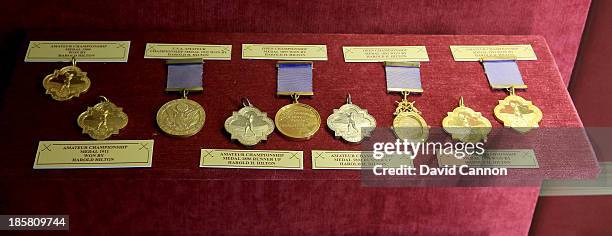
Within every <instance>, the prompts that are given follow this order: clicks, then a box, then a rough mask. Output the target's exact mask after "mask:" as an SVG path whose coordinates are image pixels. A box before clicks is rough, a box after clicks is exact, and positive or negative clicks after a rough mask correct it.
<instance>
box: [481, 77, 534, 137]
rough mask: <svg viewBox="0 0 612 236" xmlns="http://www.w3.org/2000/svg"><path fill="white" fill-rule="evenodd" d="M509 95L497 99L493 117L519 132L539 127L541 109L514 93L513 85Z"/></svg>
mask: <svg viewBox="0 0 612 236" xmlns="http://www.w3.org/2000/svg"><path fill="white" fill-rule="evenodd" d="M509 93H510V94H509V95H508V96H507V97H506V98H504V100H499V104H498V105H497V106H495V109H494V110H493V112H494V113H495V118H497V119H498V120H499V121H501V122H502V123H503V124H504V127H510V128H512V129H514V130H516V131H518V132H519V133H527V132H529V131H530V130H531V129H535V128H537V127H539V125H538V123H539V122H540V121H541V120H542V116H543V115H542V111H541V110H540V108H538V107H537V106H535V105H533V103H532V102H531V101H528V100H526V99H524V98H523V97H521V96H518V95H516V94H515V90H514V87H510V89H509Z"/></svg>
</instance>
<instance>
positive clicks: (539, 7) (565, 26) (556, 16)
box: [0, 0, 612, 235]
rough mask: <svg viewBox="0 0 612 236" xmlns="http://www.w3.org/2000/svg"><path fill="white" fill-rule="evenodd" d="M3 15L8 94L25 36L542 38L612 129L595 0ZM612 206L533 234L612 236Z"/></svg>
mask: <svg viewBox="0 0 612 236" xmlns="http://www.w3.org/2000/svg"><path fill="white" fill-rule="evenodd" d="M1 5H2V8H1V9H0V43H1V44H0V55H2V57H0V76H1V77H0V83H1V85H2V86H0V87H2V88H5V87H6V85H7V84H9V83H10V81H8V78H9V77H10V75H11V73H12V68H13V65H14V60H15V59H16V58H17V60H21V57H22V56H23V55H17V47H18V45H19V44H20V43H21V40H23V37H24V32H25V31H27V30H36V29H70V30H75V29H77V30H83V33H85V34H86V33H87V31H91V30H121V31H148V30H157V31H159V30H162V31H168V32H169V33H172V31H208V32H306V33H372V34H379V33H385V34H538V35H543V36H545V38H546V39H547V41H548V43H549V45H550V47H551V51H552V52H553V55H554V56H555V59H556V62H557V64H558V65H559V69H560V71H561V75H562V77H563V78H564V80H565V81H566V82H567V83H569V82H570V78H571V84H570V87H569V88H570V91H571V93H572V97H573V99H574V102H575V104H576V106H577V108H578V111H579V113H580V115H581V117H582V119H583V121H584V123H585V125H586V126H590V127H593V126H610V124H611V123H612V112H609V111H610V110H612V109H611V108H612V106H611V105H610V104H611V103H610V100H611V99H612V95H611V94H612V93H611V91H612V83H611V82H609V80H610V77H612V65H611V63H610V61H611V60H610V57H612V46H611V45H612V44H611V43H609V42H610V38H612V27H611V26H610V23H612V1H607V0H593V3H592V6H591V9H590V14H589V19H588V23H587V27H586V31H585V33H584V36H583V28H584V25H585V21H586V19H587V13H588V12H589V6H590V5H591V1H590V0H563V1H561V0H488V1H487V0H469V1H451V0H448V1H442V0H413V1H402V0H330V1H324V0H310V1H292V0H270V1H265V0H242V1H235V0H209V1H194V0H191V1H173V0H156V1H142V0H140V1H139V0H123V1H119V0H116V1H76V0H58V1H28V0H22V1H3V2H2V4H1ZM581 38H582V42H581V41H580V40H581ZM407 44H409V42H407ZM579 46H580V48H581V50H580V53H579V54H578V55H579V56H578V60H577V62H576V63H575V59H576V55H577V52H578V49H579ZM574 65H575V69H574V70H573V68H574ZM572 70H573V72H572ZM572 75H573V76H572ZM610 199H611V198H610V197H554V198H540V203H539V205H538V208H537V210H536V213H535V216H534V223H533V226H532V234H534V235H548V234H554V235H560V234H567V235H580V234H582V233H579V232H583V233H587V232H588V233H587V234H588V235H612V233H610V230H609V229H607V228H609V226H607V225H606V224H604V223H605V222H610V220H612V215H611V213H609V212H610V211H602V210H601V209H608V210H609V209H610V208H612V201H611V200H610ZM568 206H571V207H568ZM575 230H579V231H575Z"/></svg>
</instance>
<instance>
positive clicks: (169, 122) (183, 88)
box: [156, 59, 206, 138]
mask: <svg viewBox="0 0 612 236" xmlns="http://www.w3.org/2000/svg"><path fill="white" fill-rule="evenodd" d="M167 64H168V78H167V83H166V91H167V92H180V93H182V98H180V99H175V100H172V101H169V102H167V103H166V104H164V105H163V106H162V107H161V108H159V110H158V111H157V116H156V120H157V125H158V126H159V128H160V129H161V130H162V131H163V132H164V133H166V134H168V135H170V136H175V137H184V138H185V137H190V136H193V135H195V134H197V133H198V132H200V130H202V127H204V121H205V120H206V112H205V111H204V108H203V107H202V106H201V105H200V104H199V103H197V102H195V101H193V100H190V99H188V98H187V94H188V92H189V91H202V90H203V87H202V75H203V68H204V62H203V60H202V59H177V60H168V61H167Z"/></svg>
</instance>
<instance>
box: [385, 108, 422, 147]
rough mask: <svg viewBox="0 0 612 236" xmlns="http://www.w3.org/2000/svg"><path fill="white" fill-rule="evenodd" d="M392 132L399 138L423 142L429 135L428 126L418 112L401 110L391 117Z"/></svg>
mask: <svg viewBox="0 0 612 236" xmlns="http://www.w3.org/2000/svg"><path fill="white" fill-rule="evenodd" d="M393 132H394V133H395V136H397V138H399V139H405V140H408V141H409V142H414V143H417V142H425V141H426V140H427V138H428V137H429V126H428V125H427V122H425V119H423V117H422V116H421V115H419V113H416V112H401V113H399V114H398V115H397V116H396V117H395V118H394V119H393Z"/></svg>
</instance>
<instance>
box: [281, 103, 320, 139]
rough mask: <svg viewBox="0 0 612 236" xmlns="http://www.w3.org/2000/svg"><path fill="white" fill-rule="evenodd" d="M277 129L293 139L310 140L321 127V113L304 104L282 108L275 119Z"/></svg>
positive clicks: (294, 104)
mask: <svg viewBox="0 0 612 236" xmlns="http://www.w3.org/2000/svg"><path fill="white" fill-rule="evenodd" d="M274 123H275V124H276V128H277V129H278V131H280V132H281V133H282V134H283V135H285V136H287V137H289V138H293V139H301V140H305V139H310V138H311V137H312V136H313V135H314V134H315V133H316V132H317V131H318V130H319V128H320V127H321V116H319V112H317V110H315V109H314V108H312V107H311V106H308V105H306V104H303V103H297V102H296V103H292V104H289V105H286V106H284V107H281V109H279V110H278V112H276V116H275V117H274Z"/></svg>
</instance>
